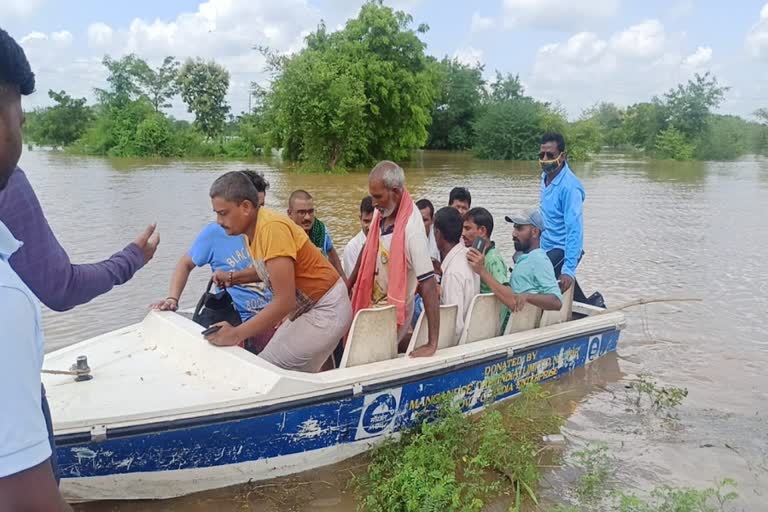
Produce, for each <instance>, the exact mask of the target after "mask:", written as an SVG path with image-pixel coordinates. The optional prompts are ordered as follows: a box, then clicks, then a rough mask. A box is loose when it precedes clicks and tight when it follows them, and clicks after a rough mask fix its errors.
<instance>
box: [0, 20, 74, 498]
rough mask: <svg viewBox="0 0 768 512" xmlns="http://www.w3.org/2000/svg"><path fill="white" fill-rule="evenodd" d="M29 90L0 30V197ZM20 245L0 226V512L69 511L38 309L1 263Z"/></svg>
mask: <svg viewBox="0 0 768 512" xmlns="http://www.w3.org/2000/svg"><path fill="white" fill-rule="evenodd" d="M34 88H35V75H34V74H33V73H32V71H31V69H30V67H29V62H28V61H27V59H26V57H25V56H24V52H23V50H22V49H21V47H20V46H19V45H18V44H17V43H16V41H14V40H13V39H12V38H11V37H10V36H9V35H8V34H7V33H6V32H5V31H3V30H0V190H2V189H3V188H5V187H6V185H7V184H8V180H9V178H10V176H11V174H12V173H13V171H14V170H15V168H16V164H17V163H18V161H19V156H20V155H21V125H22V123H23V120H24V113H23V112H22V109H21V95H22V94H24V95H26V94H30V93H31V92H32V91H33V90H34ZM21 245H22V244H21V242H19V241H18V240H16V238H14V236H13V235H12V234H11V232H10V230H9V229H8V228H7V227H6V225H5V224H4V223H3V222H2V221H0V305H1V307H0V360H2V361H3V370H2V371H0V418H2V419H0V510H3V511H5V510H25V511H41V512H42V511H52V512H60V511H70V510H71V509H70V508H69V506H67V504H66V503H65V502H64V500H63V499H62V497H61V494H60V493H59V489H58V487H57V485H56V479H55V478H54V475H53V468H52V466H51V445H50V442H49V440H48V429H47V428H46V422H45V416H44V415H43V409H42V395H41V389H42V384H41V382H40V370H41V368H42V366H43V353H44V345H45V341H44V339H43V331H42V321H41V315H40V305H39V303H38V300H37V298H36V297H35V296H34V294H33V293H32V292H31V291H30V289H29V288H28V287H27V286H26V285H25V284H24V282H23V281H22V280H21V278H20V277H19V276H18V275H17V274H16V272H14V271H13V269H12V268H11V266H10V264H9V262H8V260H9V259H10V257H11V255H12V254H13V253H15V252H16V251H17V250H18V249H19V247H21Z"/></svg>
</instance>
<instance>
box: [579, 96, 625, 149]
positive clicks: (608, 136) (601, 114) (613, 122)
mask: <svg viewBox="0 0 768 512" xmlns="http://www.w3.org/2000/svg"><path fill="white" fill-rule="evenodd" d="M624 115H625V113H624V111H623V110H622V109H620V108H619V107H617V106H616V105H614V104H613V103H607V102H604V101H603V102H600V103H597V104H596V105H594V106H592V107H590V108H588V109H587V110H585V111H584V113H583V114H582V116H581V119H582V120H593V121H594V122H595V123H596V125H597V128H598V130H599V139H600V144H601V145H603V146H610V147H612V148H615V147H617V146H620V145H621V144H624V143H625V142H626V138H625V135H626V134H625V133H624V131H623V130H622V122H623V119H624Z"/></svg>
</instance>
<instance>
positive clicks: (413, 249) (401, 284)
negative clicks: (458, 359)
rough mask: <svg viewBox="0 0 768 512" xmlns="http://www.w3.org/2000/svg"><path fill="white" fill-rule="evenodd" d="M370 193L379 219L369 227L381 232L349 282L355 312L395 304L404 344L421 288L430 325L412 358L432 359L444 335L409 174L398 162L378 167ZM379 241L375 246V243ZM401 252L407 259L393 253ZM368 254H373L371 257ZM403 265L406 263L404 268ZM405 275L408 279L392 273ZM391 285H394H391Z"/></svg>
mask: <svg viewBox="0 0 768 512" xmlns="http://www.w3.org/2000/svg"><path fill="white" fill-rule="evenodd" d="M368 191H369V192H370V194H371V197H372V198H373V206H374V208H376V210H378V215H376V216H375V219H378V222H376V221H374V224H373V225H372V226H371V229H375V230H377V231H376V232H373V233H371V234H370V235H369V236H368V241H367V244H366V247H365V249H364V250H363V255H362V257H361V258H360V259H361V263H360V265H359V266H358V267H359V268H358V269H357V271H355V272H353V273H352V276H351V277H350V279H349V281H350V284H354V285H355V291H354V294H353V296H352V306H353V308H355V310H359V309H361V308H365V307H369V306H370V305H371V304H385V303H387V304H392V305H394V306H395V307H396V308H397V317H398V336H399V340H400V341H401V342H402V341H404V340H405V339H406V335H407V334H408V332H409V330H410V323H411V322H410V320H411V318H412V317H413V309H414V298H415V294H416V288H417V287H418V286H419V284H420V285H421V287H420V290H421V295H422V298H423V300H424V312H425V315H426V318H427V322H428V329H427V339H428V341H427V344H426V345H423V346H421V347H419V348H417V349H416V350H414V351H413V352H412V353H411V357H428V356H431V355H433V354H434V353H435V351H436V350H437V338H438V333H439V332H440V297H439V295H438V292H437V281H435V279H434V274H435V272H434V267H433V265H432V260H431V259H430V257H429V253H428V250H427V235H426V233H425V231H424V224H423V222H422V220H421V215H420V213H419V210H418V208H417V207H416V204H415V203H414V202H413V200H412V199H411V198H410V195H409V193H408V191H407V189H406V187H405V172H404V171H403V169H402V168H401V167H400V166H399V165H397V164H396V163H394V162H390V161H388V160H385V161H382V162H379V163H378V164H377V165H376V167H374V168H373V170H372V171H371V173H370V175H369V176H368ZM375 238H378V243H375V244H374V241H373V240H372V239H375ZM393 249H395V250H403V251H404V252H405V254H403V253H399V254H398V253H395V252H393ZM369 251H375V253H373V252H369ZM400 262H402V263H404V268H403V267H401V265H400ZM401 268H402V270H404V271H405V275H402V274H397V275H395V274H393V273H392V272H393V271H397V270H400V269H401ZM390 281H391V282H390Z"/></svg>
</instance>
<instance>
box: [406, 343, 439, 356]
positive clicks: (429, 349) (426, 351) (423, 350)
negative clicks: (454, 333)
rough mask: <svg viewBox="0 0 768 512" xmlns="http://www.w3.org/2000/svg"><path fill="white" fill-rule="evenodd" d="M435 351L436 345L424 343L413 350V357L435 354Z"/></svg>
mask: <svg viewBox="0 0 768 512" xmlns="http://www.w3.org/2000/svg"><path fill="white" fill-rule="evenodd" d="M435 352H437V347H436V346H434V345H422V346H421V347H419V348H417V349H416V350H414V351H413V352H411V357H430V356H433V355H435Z"/></svg>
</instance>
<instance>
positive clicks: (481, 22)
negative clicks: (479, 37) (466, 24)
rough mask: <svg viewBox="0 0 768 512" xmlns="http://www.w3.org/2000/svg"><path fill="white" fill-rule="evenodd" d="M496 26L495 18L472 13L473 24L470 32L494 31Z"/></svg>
mask: <svg viewBox="0 0 768 512" xmlns="http://www.w3.org/2000/svg"><path fill="white" fill-rule="evenodd" d="M495 25H496V22H495V21H494V19H493V18H490V17H487V16H481V15H480V13H477V12H474V13H472V23H471V25H470V30H471V31H472V32H483V31H486V30H490V29H492V28H493V27H494V26H495Z"/></svg>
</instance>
